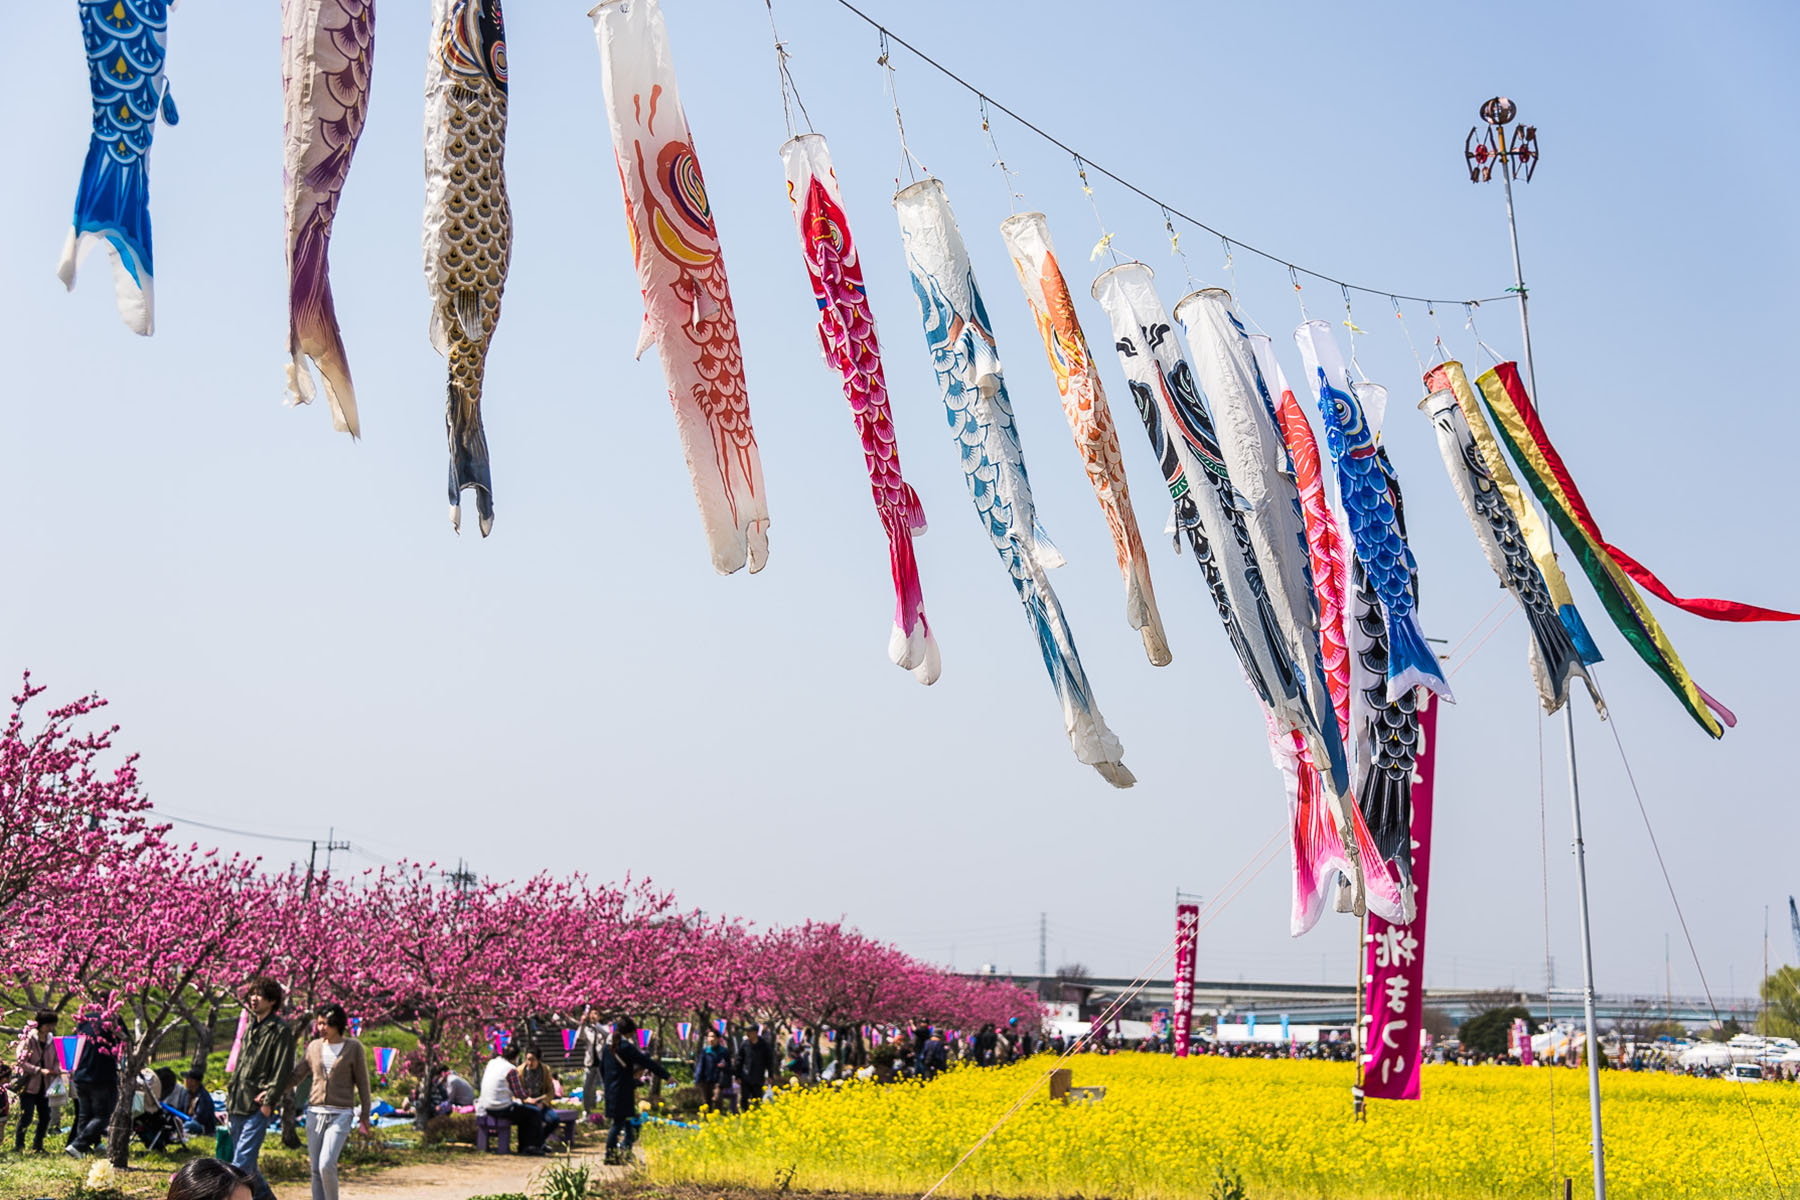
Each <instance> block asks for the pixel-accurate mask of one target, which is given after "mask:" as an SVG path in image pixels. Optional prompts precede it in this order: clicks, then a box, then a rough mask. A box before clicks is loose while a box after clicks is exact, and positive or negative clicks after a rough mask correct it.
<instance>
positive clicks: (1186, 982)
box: [1175, 904, 1200, 1058]
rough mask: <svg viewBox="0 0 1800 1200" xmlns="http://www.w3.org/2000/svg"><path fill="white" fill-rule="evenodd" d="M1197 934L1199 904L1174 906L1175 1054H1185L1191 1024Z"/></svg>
mask: <svg viewBox="0 0 1800 1200" xmlns="http://www.w3.org/2000/svg"><path fill="white" fill-rule="evenodd" d="M1199 936H1200V906H1199V905H1198V904H1177V905H1176V906H1175V1057H1176V1058H1186V1057H1187V1056H1188V1047H1189V1034H1190V1032H1191V1031H1192V1028H1193V1023H1194V949H1195V942H1196V941H1197V940H1198V938H1199Z"/></svg>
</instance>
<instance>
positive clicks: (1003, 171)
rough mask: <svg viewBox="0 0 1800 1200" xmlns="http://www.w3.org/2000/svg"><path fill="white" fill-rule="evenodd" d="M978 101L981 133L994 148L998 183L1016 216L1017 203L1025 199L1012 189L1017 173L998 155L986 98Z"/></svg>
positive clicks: (998, 151)
mask: <svg viewBox="0 0 1800 1200" xmlns="http://www.w3.org/2000/svg"><path fill="white" fill-rule="evenodd" d="M980 99H981V132H983V133H985V134H987V135H988V145H990V146H992V147H993V148H994V165H995V166H996V167H998V168H1000V182H1001V183H1004V184H1005V185H1006V203H1007V206H1008V207H1010V208H1011V209H1012V211H1013V214H1014V215H1015V216H1016V215H1017V214H1018V211H1019V201H1021V200H1023V199H1024V198H1025V197H1023V196H1021V195H1020V194H1019V192H1018V189H1016V188H1014V187H1013V180H1014V179H1016V178H1017V177H1018V174H1019V173H1018V172H1017V171H1015V170H1013V169H1012V168H1011V167H1009V166H1007V165H1006V157H1005V155H1003V154H1001V153H1000V143H999V142H998V141H997V140H995V138H994V125H993V122H991V121H989V120H988V110H987V106H988V101H987V97H986V96H982V97H980Z"/></svg>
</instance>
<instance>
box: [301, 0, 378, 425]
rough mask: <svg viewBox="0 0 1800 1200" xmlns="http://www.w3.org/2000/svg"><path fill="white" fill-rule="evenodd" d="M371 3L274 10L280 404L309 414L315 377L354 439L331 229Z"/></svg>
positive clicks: (357, 109)
mask: <svg viewBox="0 0 1800 1200" xmlns="http://www.w3.org/2000/svg"><path fill="white" fill-rule="evenodd" d="M374 63H375V0H282V5H281V94H282V100H283V102H284V107H285V110H286V121H285V127H284V133H285V141H286V156H285V160H284V163H283V182H284V183H285V185H286V188H287V261H288V353H289V355H291V356H292V358H293V361H292V362H291V363H289V365H288V372H287V387H288V403H290V404H311V403H312V399H313V394H314V390H313V379H312V372H311V371H310V370H309V369H308V368H307V365H306V364H307V360H308V359H311V360H312V362H313V363H314V364H315V365H316V366H317V367H318V369H319V377H320V378H321V379H322V380H323V381H324V384H325V398H326V400H327V401H329V402H330V404H331V424H332V427H333V428H335V429H336V430H337V431H338V432H339V433H348V434H349V435H350V436H351V437H356V436H358V435H359V434H360V433H361V428H360V424H359V422H358V421H357V417H356V388H355V386H354V385H353V384H352V383H351V381H350V360H349V357H348V356H347V355H346V354H345V353H344V340H343V336H342V334H341V333H340V332H339V331H338V321H337V307H336V306H335V305H334V304H333V303H332V299H331V265H330V253H331V223H332V221H333V219H335V218H336V216H337V209H338V199H339V197H340V196H341V195H342V194H343V190H344V180H345V178H346V177H348V176H349V174H350V158H351V156H352V155H354V154H355V153H356V141H357V139H358V138H360V137H361V136H362V131H363V123H364V121H365V120H367V118H368V115H369V72H370V71H371V70H372V69H373V67H374Z"/></svg>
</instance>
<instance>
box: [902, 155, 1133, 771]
mask: <svg viewBox="0 0 1800 1200" xmlns="http://www.w3.org/2000/svg"><path fill="white" fill-rule="evenodd" d="M894 210H895V212H896V213H897V214H898V215H899V218H900V234H901V237H902V239H903V241H904V242H905V245H906V265H907V269H908V270H909V271H910V272H911V274H912V285H913V294H914V296H915V297H917V299H918V301H919V316H920V319H921V320H922V321H923V322H924V326H925V345H926V347H927V349H929V350H930V351H931V361H932V368H933V370H934V371H935V372H936V373H937V380H938V386H939V387H940V388H942V389H943V393H944V411H945V415H946V416H947V418H948V419H949V424H950V432H951V436H952V437H953V438H954V439H955V441H956V448H957V451H958V453H959V454H960V455H961V457H962V469H963V478H964V480H965V481H966V482H967V483H968V485H969V498H970V499H971V500H973V501H974V502H975V511H976V512H977V514H979V515H980V517H981V523H982V525H983V526H984V527H985V528H986V530H987V535H988V539H989V541H991V542H992V543H993V546H994V552H995V553H996V554H998V555H999V556H1000V561H1001V562H1003V563H1004V564H1006V569H1007V573H1008V574H1009V575H1010V576H1011V577H1012V582H1013V587H1014V588H1015V589H1016V590H1017V591H1018V593H1019V602H1020V603H1021V604H1023V605H1024V606H1025V615H1026V618H1027V619H1028V620H1029V621H1030V622H1031V628H1032V632H1033V633H1035V634H1036V635H1037V639H1038V649H1039V651H1040V652H1041V653H1042V655H1043V660H1044V668H1045V670H1047V671H1048V672H1049V673H1050V682H1051V684H1052V685H1053V686H1054V687H1055V688H1056V695H1057V699H1058V700H1060V701H1061V702H1062V710H1063V727H1064V728H1065V729H1066V730H1067V731H1068V734H1069V743H1070V745H1071V746H1073V747H1074V749H1075V757H1076V758H1078V759H1080V760H1081V761H1082V762H1084V763H1086V764H1088V765H1089V766H1091V767H1093V768H1094V769H1095V770H1096V771H1098V772H1100V775H1101V777H1102V778H1104V779H1105V780H1106V781H1107V782H1108V783H1110V784H1112V785H1113V786H1114V787H1130V786H1131V785H1132V784H1133V783H1135V782H1136V780H1135V779H1134V778H1133V777H1132V774H1131V772H1130V771H1129V770H1127V769H1126V767H1125V763H1124V757H1125V752H1124V748H1123V747H1122V746H1121V745H1120V744H1119V739H1118V738H1117V737H1116V736H1114V734H1113V732H1112V730H1110V729H1108V728H1107V727H1106V721H1105V719H1104V718H1103V717H1102V716H1101V715H1100V709H1099V706H1098V705H1097V704H1095V702H1094V695H1093V689H1092V688H1091V687H1089V685H1088V678H1087V672H1086V671H1084V670H1083V669H1082V666H1081V655H1080V654H1079V653H1078V652H1077V651H1076V649H1075V638H1074V635H1073V634H1071V633H1070V632H1069V623H1068V620H1067V618H1066V617H1064V615H1063V610H1062V604H1061V603H1060V602H1058V600H1057V598H1056V593H1055V592H1054V591H1053V590H1051V587H1050V581H1049V579H1048V578H1046V577H1045V574H1044V573H1045V571H1046V570H1047V569H1048V568H1050V567H1054V566H1058V565H1060V564H1061V562H1062V556H1061V555H1059V554H1057V553H1056V549H1055V547H1054V546H1051V545H1050V544H1049V542H1048V540H1047V539H1045V538H1044V536H1043V532H1042V530H1041V529H1039V527H1038V525H1037V514H1036V507H1035V506H1034V504H1033V503H1032V498H1031V480H1030V478H1029V477H1028V476H1027V475H1026V473H1025V454H1024V449H1023V448H1022V447H1021V446H1020V444H1019V431H1018V429H1017V428H1016V427H1015V426H1014V425H1013V407H1012V401H1011V400H1010V399H1009V398H1008V397H1007V394H1006V380H1005V377H1004V376H1003V375H1002V373H1001V367H1000V355H999V353H998V350H997V349H996V347H995V344H994V334H993V331H992V329H991V328H990V326H989V324H988V315H987V309H986V307H985V306H983V304H982V302H981V291H980V289H979V288H977V287H976V285H975V272H974V268H972V267H971V266H970V265H969V252H968V250H967V248H966V247H965V246H964V245H963V240H962V233H961V231H959V230H958V229H957V227H956V217H955V216H954V215H953V214H952V213H951V211H950V201H949V199H948V198H947V197H946V196H945V195H944V185H943V184H942V183H940V182H939V181H938V180H936V179H923V180H921V181H919V182H918V183H915V184H913V185H912V186H910V187H908V188H906V189H904V190H902V191H901V192H900V193H899V194H898V195H896V196H895V197H894Z"/></svg>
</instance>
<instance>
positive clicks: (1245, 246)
mask: <svg viewBox="0 0 1800 1200" xmlns="http://www.w3.org/2000/svg"><path fill="white" fill-rule="evenodd" d="M837 3H838V4H839V5H840V6H841V7H843V8H845V9H847V10H849V11H850V12H851V13H853V14H854V15H855V16H856V17H857V18H859V19H860V20H862V21H863V22H864V23H865V24H867V25H869V26H870V27H871V28H873V29H876V30H878V31H880V33H881V35H882V44H883V47H884V50H885V47H886V44H887V42H888V41H889V40H892V41H893V42H894V43H895V44H897V45H899V46H902V47H904V48H905V49H906V50H908V51H910V52H911V53H912V55H913V56H914V57H915V58H917V59H919V60H920V61H921V62H923V63H925V65H926V66H928V67H931V68H933V69H934V70H936V71H937V72H938V73H939V74H941V75H943V76H944V77H945V78H946V79H949V80H950V81H951V82H953V83H955V84H957V85H958V86H960V87H962V88H964V89H965V90H967V91H969V92H971V93H973V94H974V95H976V96H979V97H981V98H982V99H984V100H986V101H987V102H988V103H989V104H991V105H993V107H994V108H996V109H998V110H1000V111H1001V112H1003V113H1005V114H1006V115H1007V116H1009V117H1011V118H1012V119H1013V120H1015V121H1017V122H1018V123H1019V124H1021V125H1023V126H1024V127H1025V128H1027V129H1029V130H1030V131H1031V132H1033V133H1035V134H1037V135H1038V136H1039V137H1041V138H1043V139H1044V140H1045V141H1046V142H1049V143H1050V144H1051V145H1052V146H1055V147H1056V148H1057V149H1059V150H1061V151H1063V152H1064V153H1066V154H1069V155H1071V156H1073V157H1075V158H1077V159H1080V160H1082V161H1084V162H1086V163H1087V164H1088V165H1089V166H1091V167H1093V168H1094V170H1096V171H1098V172H1099V173H1100V174H1102V175H1104V176H1106V177H1107V178H1108V179H1110V180H1112V181H1113V182H1114V183H1116V184H1118V185H1119V186H1120V187H1122V188H1124V189H1125V190H1127V191H1129V192H1133V193H1135V194H1136V195H1138V196H1140V197H1142V198H1143V199H1145V200H1148V201H1149V202H1150V203H1151V204H1154V205H1157V206H1158V207H1161V208H1167V209H1168V210H1169V211H1170V212H1171V213H1173V214H1175V215H1176V216H1177V217H1180V218H1181V219H1182V220H1183V221H1186V222H1187V223H1188V224H1189V225H1192V226H1193V227H1194V228H1196V229H1202V230H1205V231H1206V232H1207V233H1210V234H1212V235H1213V236H1214V237H1219V238H1223V237H1225V236H1226V235H1225V234H1224V233H1223V232H1222V231H1220V230H1218V229H1215V228H1213V227H1212V226H1211V225H1208V224H1207V223H1206V222H1205V221H1202V220H1200V219H1199V218H1198V217H1194V216H1190V215H1189V214H1187V213H1185V212H1182V211H1181V210H1180V209H1179V208H1176V207H1175V206H1174V205H1172V204H1169V203H1167V202H1165V201H1163V200H1160V199H1158V198H1157V197H1155V196H1153V195H1151V194H1150V193H1149V192H1147V191H1145V190H1144V189H1143V188H1141V187H1139V186H1138V185H1137V184H1135V183H1132V182H1131V181H1130V180H1129V179H1126V178H1125V177H1124V176H1122V175H1118V174H1115V173H1114V172H1112V171H1109V170H1107V169H1106V168H1105V167H1103V166H1101V165H1100V164H1099V163H1097V162H1095V161H1094V160H1093V159H1091V158H1089V157H1088V156H1087V155H1085V154H1082V153H1081V152H1079V151H1078V150H1076V149H1075V147H1073V146H1071V145H1069V144H1068V143H1067V142H1065V141H1063V140H1062V139H1061V138H1058V137H1056V136H1055V135H1053V134H1051V133H1048V132H1046V131H1045V130H1044V129H1042V128H1041V127H1039V126H1037V125H1035V124H1033V123H1032V122H1030V121H1028V120H1026V119H1025V118H1024V117H1022V116H1020V115H1019V114H1018V113H1017V112H1015V111H1013V110H1012V109H1010V108H1008V107H1007V106H1006V105H1004V104H1002V103H1000V102H999V101H998V100H995V99H994V98H993V97H991V96H989V95H988V94H987V93H985V92H983V91H982V90H981V89H980V88H978V87H976V86H975V85H974V84H972V83H970V82H969V81H968V80H966V79H964V78H963V77H962V76H960V75H958V74H957V73H956V72H955V71H952V70H951V69H950V68H949V67H946V66H945V65H944V64H943V63H940V62H938V61H937V60H936V59H935V58H932V57H931V56H930V55H929V54H926V53H925V52H924V51H923V50H921V49H919V48H918V47H917V46H915V45H913V44H912V43H911V42H909V41H907V40H906V39H905V38H903V37H900V36H899V35H898V34H896V33H893V32H892V31H890V30H889V29H888V28H887V27H886V26H885V25H883V24H882V23H881V22H879V21H877V20H876V19H875V18H874V17H871V16H870V15H869V14H868V13H866V12H864V11H863V10H862V9H860V8H858V7H857V6H856V5H854V4H852V3H851V2H850V0H837ZM1230 241H1231V242H1232V244H1233V245H1235V246H1236V247H1237V248H1238V249H1240V250H1248V251H1249V252H1250V253H1251V254H1254V255H1256V256H1258V257H1259V258H1266V259H1268V260H1269V261H1270V262H1272V263H1275V264H1277V265H1279V266H1283V267H1286V268H1288V270H1289V271H1290V272H1292V271H1299V272H1301V273H1302V274H1305V275H1307V276H1309V277H1310V278H1313V279H1317V280H1319V281H1320V282H1322V283H1334V284H1337V285H1338V286H1339V287H1346V288H1349V289H1350V290H1351V291H1353V292H1366V293H1368V294H1369V295H1371V296H1398V297H1399V298H1400V299H1402V300H1413V301H1417V302H1418V303H1420V304H1432V303H1442V304H1460V303H1463V301H1460V300H1454V299H1442V300H1435V301H1434V300H1433V299H1432V298H1431V297H1429V296H1410V295H1407V294H1406V293H1405V292H1398V291H1395V290H1394V289H1393V288H1377V287H1365V286H1363V285H1362V284H1358V283H1350V282H1348V281H1346V280H1343V279H1339V278H1337V277H1336V276H1334V275H1327V274H1326V273H1325V272H1323V271H1315V270H1312V269H1311V268H1309V267H1302V266H1300V265H1299V264H1297V263H1293V262H1289V261H1288V260H1287V259H1285V258H1283V257H1281V256H1280V255H1278V254H1271V253H1270V252H1269V251H1267V250H1261V249H1258V248H1257V247H1255V246H1252V245H1250V244H1249V243H1248V242H1245V241H1244V240H1242V239H1241V238H1231V239H1230ZM1510 299H1513V296H1512V295H1511V294H1510V293H1504V294H1501V295H1498V296H1484V297H1482V298H1481V300H1480V301H1473V303H1486V302H1489V301H1494V300H1510Z"/></svg>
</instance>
